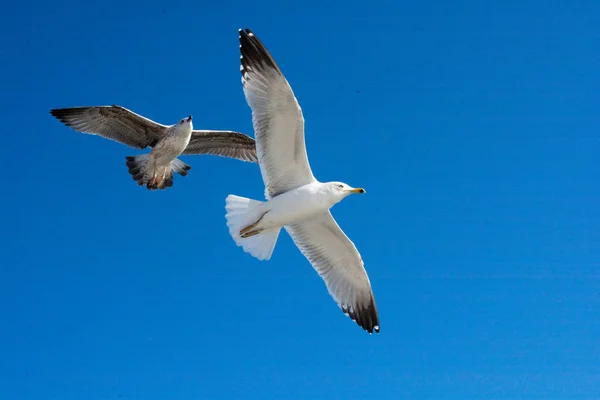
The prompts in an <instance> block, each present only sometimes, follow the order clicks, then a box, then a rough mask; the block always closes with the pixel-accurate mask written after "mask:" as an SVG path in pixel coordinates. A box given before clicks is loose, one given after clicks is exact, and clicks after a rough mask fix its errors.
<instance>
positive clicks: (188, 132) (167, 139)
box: [50, 105, 257, 190]
mask: <svg viewBox="0 0 600 400" xmlns="http://www.w3.org/2000/svg"><path fill="white" fill-rule="evenodd" d="M50 114H52V115H53V116H55V117H56V118H57V119H58V120H60V121H61V122H63V123H64V124H65V125H67V126H69V127H71V128H73V129H75V130H76V131H78V132H81V133H88V134H92V135H100V136H102V137H105V138H107V139H111V140H114V141H116V142H119V143H122V144H125V145H127V146H130V147H133V148H137V149H144V148H146V147H148V146H149V147H152V151H150V153H148V154H142V155H139V156H127V157H126V159H127V162H126V165H127V167H128V168H129V173H130V174H131V176H132V177H133V179H134V180H135V181H137V183H138V185H139V186H143V185H146V187H147V188H148V189H150V190H156V189H166V188H168V187H171V186H173V172H177V173H179V175H181V176H186V175H187V174H188V171H189V170H190V169H191V168H192V167H191V166H189V165H187V164H186V163H184V162H183V161H181V160H179V159H178V158H177V157H179V155H181V154H212V155H217V156H225V157H230V158H236V159H238V160H242V161H249V162H257V158H256V148H255V145H254V139H252V138H251V137H249V136H247V135H244V134H242V133H239V132H232V131H199V130H194V128H193V125H192V116H191V115H190V116H189V117H187V118H183V119H181V120H180V121H179V122H178V123H176V124H175V125H171V126H166V125H162V124H159V123H157V122H154V121H152V120H150V119H148V118H145V117H143V116H141V115H138V114H136V113H134V112H133V111H130V110H128V109H126V108H124V107H121V106H117V105H112V106H93V107H73V108H58V109H53V110H50Z"/></svg>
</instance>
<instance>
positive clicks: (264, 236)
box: [225, 194, 281, 260]
mask: <svg viewBox="0 0 600 400" xmlns="http://www.w3.org/2000/svg"><path fill="white" fill-rule="evenodd" d="M262 204H264V203H263V202H262V201H257V200H251V199H248V198H246V197H239V196H235V195H232V194H230V195H229V196H227V199H225V210H227V214H225V218H226V219H227V227H228V228H229V234H230V235H231V237H232V238H233V240H234V241H235V243H236V244H237V245H238V246H241V247H242V248H243V249H244V251H245V252H246V253H250V254H251V255H253V256H254V257H256V258H258V259H259V260H268V259H270V258H271V255H272V254H273V249H275V244H276V243H277V238H278V237H279V232H280V231H281V228H274V229H265V230H263V231H261V232H260V233H258V234H256V235H254V236H250V237H246V238H243V237H242V236H241V235H240V231H241V230H242V229H244V228H246V227H248V226H249V225H252V224H254V223H256V222H257V221H258V220H259V219H260V218H261V217H262V216H263V213H264V211H263V210H262V208H261V207H260V206H261V205H262Z"/></svg>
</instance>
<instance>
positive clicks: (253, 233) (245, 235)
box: [240, 229, 262, 239]
mask: <svg viewBox="0 0 600 400" xmlns="http://www.w3.org/2000/svg"><path fill="white" fill-rule="evenodd" d="M261 232H262V229H257V230H255V231H249V232H245V233H240V236H241V237H243V238H244V239H247V238H249V237H252V236H255V235H258V234H259V233H261Z"/></svg>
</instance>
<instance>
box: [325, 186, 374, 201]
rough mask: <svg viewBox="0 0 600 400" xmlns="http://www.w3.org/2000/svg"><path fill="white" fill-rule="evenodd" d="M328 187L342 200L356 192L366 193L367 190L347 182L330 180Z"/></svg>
mask: <svg viewBox="0 0 600 400" xmlns="http://www.w3.org/2000/svg"><path fill="white" fill-rule="evenodd" d="M327 188H328V189H329V191H330V192H331V193H332V194H333V195H334V196H335V197H337V198H338V199H339V200H338V201H340V200H342V199H343V198H345V197H347V196H349V195H351V194H355V193H366V190H365V189H363V188H353V187H352V186H350V185H347V184H345V183H344V182H328V183H327Z"/></svg>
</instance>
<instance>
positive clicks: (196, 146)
mask: <svg viewBox="0 0 600 400" xmlns="http://www.w3.org/2000/svg"><path fill="white" fill-rule="evenodd" d="M182 154H212V155H215V156H223V157H230V158H236V159H238V160H242V161H249V162H257V161H258V158H257V157H256V146H255V143H254V139H252V138H251V137H250V136H247V135H244V134H243V133H239V132H233V131H198V130H195V131H192V138H191V139H190V143H189V144H188V146H187V148H186V149H185V150H184V151H183V153H182Z"/></svg>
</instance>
